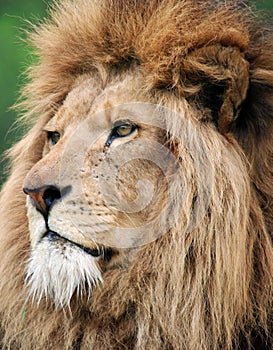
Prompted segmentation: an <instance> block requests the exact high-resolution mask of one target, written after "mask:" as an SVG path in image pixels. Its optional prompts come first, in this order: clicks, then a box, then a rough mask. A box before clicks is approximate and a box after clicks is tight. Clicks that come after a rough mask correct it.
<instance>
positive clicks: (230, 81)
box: [186, 44, 249, 134]
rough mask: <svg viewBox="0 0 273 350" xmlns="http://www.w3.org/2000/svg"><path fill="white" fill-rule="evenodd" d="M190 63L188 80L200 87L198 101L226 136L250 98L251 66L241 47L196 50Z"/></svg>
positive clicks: (216, 47) (213, 47)
mask: <svg viewBox="0 0 273 350" xmlns="http://www.w3.org/2000/svg"><path fill="white" fill-rule="evenodd" d="M188 63H189V65H188V67H187V68H190V69H189V70H188V72H187V70H186V74H187V75H188V79H189V80H190V82H191V83H193V84H195V83H197V84H198V83H199V84H200V85H199V89H198V92H197V94H195V96H194V99H195V101H197V103H198V104H199V105H200V104H201V105H202V107H203V108H204V110H208V111H209V115H210V118H211V119H212V120H213V122H214V123H215V125H216V126H217V128H218V130H219V131H220V132H221V133H222V134H226V133H228V132H229V131H230V128H231V125H232V124H233V123H234V121H235V120H236V119H237V117H238V115H239V113H240V110H241V106H242V103H243V101H244V100H245V98H246V96H247V90H248V87H249V63H248V62H247V61H246V60H245V58H244V55H243V54H242V53H241V52H240V49H239V48H236V47H225V46H221V45H220V44H219V45H212V46H207V47H202V48H200V49H197V50H194V51H193V53H192V54H190V55H189V59H188Z"/></svg>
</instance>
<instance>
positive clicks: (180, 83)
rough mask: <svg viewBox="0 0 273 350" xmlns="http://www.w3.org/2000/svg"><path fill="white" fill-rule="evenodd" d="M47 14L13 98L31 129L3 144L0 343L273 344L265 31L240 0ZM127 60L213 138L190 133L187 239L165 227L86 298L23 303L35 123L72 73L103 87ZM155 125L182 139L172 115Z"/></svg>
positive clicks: (272, 53)
mask: <svg viewBox="0 0 273 350" xmlns="http://www.w3.org/2000/svg"><path fill="white" fill-rule="evenodd" d="M50 14H51V19H49V20H46V21H45V22H44V23H43V24H42V25H41V26H39V27H37V28H35V31H34V32H33V33H31V34H30V41H31V44H32V45H33V46H34V47H35V48H36V52H37V56H38V58H39V62H38V63H37V65H36V66H33V67H31V69H30V71H29V78H30V82H29V84H28V85H27V86H26V87H25V89H24V92H23V97H24V99H23V102H22V103H21V108H22V109H23V110H24V111H25V116H24V120H25V121H27V122H28V123H30V124H31V125H32V128H31V129H30V131H29V132H28V133H27V135H26V136H25V137H24V138H23V139H22V140H21V141H20V142H19V143H18V144H17V145H15V146H14V147H13V149H12V150H11V151H10V154H9V155H10V160H11V171H10V178H9V180H8V181H7V183H6V184H5V185H4V187H3V189H2V192H1V197H0V203H1V213H0V236H1V246H0V262H1V263H0V324H1V328H0V334H1V335H2V336H1V339H2V344H1V345H2V347H3V349H5V348H10V349H35V350H38V349H50V348H52V349H187V350H188V349H192V350H195V349H207V350H211V349H215V350H216V349H250V348H251V346H252V347H253V348H254V349H256V348H258V347H259V346H261V348H263V349H272V348H273V339H272V334H273V326H272V318H273V313H272V291H273V246H272V231H273V211H272V207H273V205H272V204H273V181H272V180H273V171H272V170H273V143H272V140H273V35H272V30H270V29H269V28H267V27H265V26H264V25H262V24H261V23H257V22H258V19H257V18H256V17H254V16H253V15H252V12H251V11H250V10H249V9H248V8H246V7H245V6H244V5H243V2H242V4H241V5H239V4H238V1H234V2H232V1H231V2H225V5H219V1H190V0H186V1H178V0H176V1H175V0H162V1H160V0H150V1H144V0H139V1H133V0H103V1H88V0H75V1H73V0H62V1H60V2H58V3H56V4H55V5H54V9H52V11H51V13H50ZM136 66H137V67H140V69H141V70H142V71H143V72H145V76H146V80H145V84H144V85H143V87H142V89H143V91H145V93H146V95H147V96H151V98H153V100H154V99H155V100H156V101H157V103H158V104H162V105H163V106H166V107H169V108H171V109H175V105H176V104H177V103H179V100H180V99H181V98H182V97H183V98H185V99H186V101H187V102H188V103H189V105H190V106H191V109H192V111H193V114H194V116H195V121H196V122H197V123H204V124H207V125H208V128H210V129H211V127H212V125H213V127H214V128H215V129H213V132H214V134H215V135H217V136H216V137H215V139H212V138H210V136H211V135H212V133H210V132H208V133H206V132H203V133H202V132H200V133H199V134H198V135H199V137H200V144H204V145H206V148H205V147H204V148H203V149H202V150H203V151H204V150H205V149H206V150H207V153H206V155H207V158H208V159H209V160H210V161H211V162H212V164H215V169H214V170H213V174H214V181H215V188H214V192H213V194H212V198H211V204H210V207H209V210H208V213H207V214H206V215H205V217H204V220H203V221H202V222H201V223H200V225H199V226H198V227H196V228H195V229H194V230H192V232H190V234H189V235H187V236H186V235H183V233H184V228H183V227H182V226H179V224H177V225H175V227H173V228H172V229H171V230H170V232H169V233H168V234H166V235H164V236H162V237H161V238H160V239H158V240H157V241H155V242H152V243H150V244H148V245H146V246H143V247H141V248H139V250H138V252H137V253H136V258H135V259H134V260H133V261H131V263H130V265H129V266H120V267H117V268H116V270H114V271H113V270H112V271H110V272H108V273H107V272H106V275H105V281H107V283H105V285H104V286H103V288H101V289H97V290H95V291H94V293H93V294H92V298H91V299H90V300H89V301H88V302H85V303H83V304H81V303H80V302H77V300H76V299H73V300H72V303H71V306H70V310H56V309H54V306H53V305H52V304H51V303H50V302H46V300H42V301H41V302H40V304H39V305H36V304H35V302H33V303H31V302H29V303H27V304H26V300H27V295H28V294H27V287H26V286H25V282H24V281H25V272H26V265H27V262H28V258H29V250H30V242H29V237H28V224H27V219H26V209H25V195H24V194H23V193H22V182H23V179H24V177H25V175H26V174H27V172H28V171H29V170H30V169H31V168H32V166H33V165H34V164H35V163H37V161H38V160H39V159H40V158H41V157H42V143H43V141H42V140H41V139H40V138H39V135H40V130H41V129H43V126H44V125H45V123H46V122H47V121H48V120H49V119H50V118H51V117H52V115H53V114H54V111H56V110H57V109H58V108H59V106H61V104H62V102H63V100H64V99H65V97H66V96H67V94H68V93H69V91H70V90H71V88H72V87H73V84H74V82H75V80H76V78H77V77H79V76H80V75H83V74H86V73H90V74H92V73H94V76H95V75H97V74H99V75H100V77H101V79H102V80H103V81H104V85H105V86H106V85H107V81H108V79H109V77H112V76H117V77H118V76H119V75H121V74H126V72H127V71H130V69H132V67H136ZM178 111H179V108H178ZM167 124H168V129H169V130H176V131H177V132H178V131H179V132H180V131H181V132H184V133H185V135H186V137H189V134H188V135H187V130H183V126H182V123H181V121H179V120H167ZM218 135H219V137H218ZM222 136H223V137H222ZM220 137H221V138H220ZM169 141H170V145H171V146H170V147H172V148H173V152H174V154H176V155H177V157H178V158H179V157H180V158H182V157H183V156H184V154H183V150H182V147H181V148H179V147H178V146H177V144H176V141H175V140H174V139H172V140H169ZM223 145H224V146H223ZM200 149H201V146H200ZM225 149H226V152H225ZM217 151H219V154H220V153H221V156H219V155H217ZM195 154H196V155H197V156H198V152H197V150H196V152H195ZM199 156H200V155H199ZM221 157H222V158H221ZM193 164H194V163H193ZM201 170H202V169H201ZM233 171H234V172H233ZM236 171H237V172H238V173H236ZM227 174H230V176H231V178H232V180H234V182H232V181H230V182H229V181H228V176H227ZM196 176H198V174H197V175H196ZM238 177H239V179H238ZM237 179H238V181H237ZM192 196H193V197H194V193H192ZM82 305H84V306H82ZM0 343H1V342H0Z"/></svg>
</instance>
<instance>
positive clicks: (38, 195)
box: [23, 185, 61, 217]
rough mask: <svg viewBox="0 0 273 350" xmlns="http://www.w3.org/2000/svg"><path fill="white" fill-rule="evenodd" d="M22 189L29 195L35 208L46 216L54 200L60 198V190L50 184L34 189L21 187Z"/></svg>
mask: <svg viewBox="0 0 273 350" xmlns="http://www.w3.org/2000/svg"><path fill="white" fill-rule="evenodd" d="M23 191H24V192H25V194H27V195H29V196H30V197H31V199H32V200H33V203H34V205H35V207H36V209H37V210H38V211H39V212H41V213H42V214H43V215H44V216H46V217H47V216H48V213H49V210H50V208H51V207H52V204H53V203H54V201H56V200H58V199H60V198H61V191H60V190H59V189H58V188H57V187H55V186H52V185H49V186H43V187H40V188H35V189H29V188H23Z"/></svg>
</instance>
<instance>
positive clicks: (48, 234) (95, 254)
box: [43, 230, 103, 258]
mask: <svg viewBox="0 0 273 350" xmlns="http://www.w3.org/2000/svg"><path fill="white" fill-rule="evenodd" d="M45 237H47V238H48V239H50V240H52V241H54V242H56V241H60V242H63V243H69V244H71V245H75V246H76V247H78V248H80V249H81V250H83V251H84V252H85V253H87V254H90V255H91V256H93V257H95V258H97V257H98V256H100V255H102V254H103V252H102V250H101V249H96V248H87V247H84V246H83V245H81V244H79V243H76V242H73V241H71V240H69V239H67V238H64V237H63V236H60V235H59V234H58V233H57V232H54V231H51V230H48V231H47V232H46V233H45V234H44V235H43V238H45Z"/></svg>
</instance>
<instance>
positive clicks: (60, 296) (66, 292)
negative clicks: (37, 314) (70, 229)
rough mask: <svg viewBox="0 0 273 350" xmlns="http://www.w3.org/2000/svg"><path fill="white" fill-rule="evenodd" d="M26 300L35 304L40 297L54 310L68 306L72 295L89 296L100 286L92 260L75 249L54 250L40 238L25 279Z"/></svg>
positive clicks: (67, 246) (50, 244)
mask: <svg viewBox="0 0 273 350" xmlns="http://www.w3.org/2000/svg"><path fill="white" fill-rule="evenodd" d="M26 283H27V285H28V286H29V289H30V297H31V298H32V299H33V300H34V299H36V300H37V302H38V303H39V302H40V301H41V299H42V297H43V296H45V297H46V299H51V300H53V302H54V303H55V306H56V307H57V308H63V307H65V306H69V304H70V300H71V298H72V295H73V294H74V293H75V292H76V294H77V296H81V295H83V294H88V296H89V295H90V294H91V291H92V288H93V287H95V286H97V285H99V284H100V283H102V276H101V273H100V270H99V268H98V266H97V264H96V258H94V257H92V256H91V255H88V254H87V253H85V252H84V251H82V250H81V249H80V248H79V247H76V246H72V245H69V244H68V245H66V246H60V247H59V246H58V245H56V244H54V243H53V242H51V241H50V240H48V239H47V238H44V239H43V240H42V241H41V242H40V243H39V244H37V246H36V247H35V248H34V249H33V250H32V252H31V256H30V260H29V264H28V269H27V276H26Z"/></svg>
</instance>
